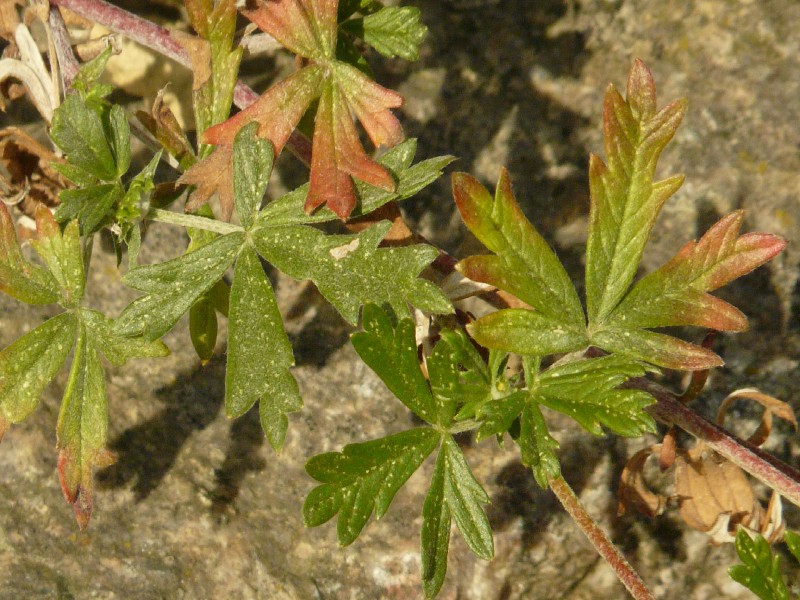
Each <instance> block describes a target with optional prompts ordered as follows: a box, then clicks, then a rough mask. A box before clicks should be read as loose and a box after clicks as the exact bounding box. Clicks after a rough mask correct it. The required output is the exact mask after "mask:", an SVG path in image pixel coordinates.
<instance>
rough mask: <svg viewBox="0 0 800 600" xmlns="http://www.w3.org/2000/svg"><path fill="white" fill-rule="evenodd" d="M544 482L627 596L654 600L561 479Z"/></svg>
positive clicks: (637, 599) (642, 582)
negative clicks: (624, 589)
mask: <svg viewBox="0 0 800 600" xmlns="http://www.w3.org/2000/svg"><path fill="white" fill-rule="evenodd" d="M548 483H549V484H550V489H551V490H553V493H554V494H555V495H556V498H558V500H559V502H561V505H562V506H563V507H564V509H565V510H566V511H567V512H568V513H569V516H570V517H572V520H573V521H575V523H577V525H578V527H580V528H581V531H583V533H584V535H586V537H587V538H589V541H590V542H591V543H592V546H594V549H595V550H597V553H598V554H599V555H600V556H602V557H603V559H604V560H605V561H606V562H607V563H608V564H609V566H610V567H611V568H612V569H613V570H614V573H615V574H616V576H617V577H618V578H619V580H620V581H621V582H622V583H623V584H624V585H625V587H626V588H628V591H629V592H630V593H631V596H633V597H634V598H636V600H654V597H653V595H652V594H651V593H650V590H648V589H647V586H646V585H645V584H644V581H642V578H641V577H639V575H638V573H636V571H635V570H634V569H633V567H632V566H631V564H630V563H629V562H628V560H627V559H626V558H625V557H624V556H623V555H622V553H621V552H620V551H619V550H618V549H617V547H616V546H615V545H614V544H613V542H612V541H611V540H610V539H609V537H608V535H606V532H605V531H603V530H602V529H601V528H600V526H599V525H598V524H597V522H596V521H595V520H594V519H592V517H591V516H590V515H589V513H588V512H586V509H585V508H584V507H583V504H581V501H580V500H579V499H578V496H577V495H576V494H575V492H574V491H573V490H572V488H571V487H570V486H569V484H568V483H567V482H566V481H565V480H564V478H563V477H561V476H559V477H558V478H556V479H554V478H550V479H548Z"/></svg>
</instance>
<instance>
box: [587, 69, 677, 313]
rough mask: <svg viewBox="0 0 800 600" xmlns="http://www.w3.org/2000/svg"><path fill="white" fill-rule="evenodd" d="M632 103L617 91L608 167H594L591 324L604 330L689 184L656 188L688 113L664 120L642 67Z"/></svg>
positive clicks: (610, 98)
mask: <svg viewBox="0 0 800 600" xmlns="http://www.w3.org/2000/svg"><path fill="white" fill-rule="evenodd" d="M627 91H628V98H627V101H626V100H625V99H623V98H622V96H621V95H620V93H619V92H618V91H617V90H616V88H615V87H614V86H609V88H608V91H607V92H606V97H605V105H604V112H603V119H604V133H605V150H606V157H607V161H608V166H606V164H604V163H603V161H602V160H600V158H598V157H597V156H594V155H592V156H591V158H590V162H589V187H590V192H591V198H592V202H591V207H590V214H589V239H588V242H587V247H586V300H587V309H588V313H589V320H590V322H591V323H603V322H604V321H605V320H606V318H607V317H608V315H609V313H610V312H611V311H612V310H613V309H614V308H615V307H616V305H617V304H618V303H619V301H620V300H621V299H622V297H623V296H624V295H625V293H626V292H627V290H628V286H629V285H630V283H631V281H632V280H633V277H634V276H635V274H636V270H637V268H638V266H639V261H640V259H641V256H642V252H643V250H644V247H645V243H646V242H647V238H648V237H649V235H650V231H651V230H652V227H653V224H654V223H655V220H656V217H657V216H658V213H659V211H660V210H661V207H662V206H663V204H664V202H665V201H666V200H667V198H669V196H671V195H672V194H673V193H674V192H675V190H677V189H678V187H680V185H681V183H682V182H683V178H682V177H670V178H668V179H665V180H662V181H658V182H656V181H653V176H654V174H655V168H656V163H657V161H658V157H659V155H660V154H661V151H662V150H663V149H664V147H665V146H666V145H667V143H668V142H669V140H670V139H672V136H673V135H674V133H675V130H676V129H677V127H678V125H679V124H680V122H681V119H682V118H683V115H684V113H685V111H686V102H685V101H683V100H679V101H677V102H673V103H672V104H669V105H668V106H666V107H664V108H663V109H661V111H660V112H656V102H655V85H654V83H653V77H652V75H651V74H650V71H649V70H648V69H647V67H646V66H645V65H644V63H642V62H641V61H638V60H637V61H636V62H634V65H633V69H632V71H631V75H630V79H629V81H628V90H627Z"/></svg>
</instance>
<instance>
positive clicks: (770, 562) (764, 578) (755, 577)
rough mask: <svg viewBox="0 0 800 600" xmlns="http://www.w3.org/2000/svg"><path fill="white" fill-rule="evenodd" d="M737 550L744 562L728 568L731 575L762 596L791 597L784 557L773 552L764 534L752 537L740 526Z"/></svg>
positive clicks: (766, 599)
mask: <svg viewBox="0 0 800 600" xmlns="http://www.w3.org/2000/svg"><path fill="white" fill-rule="evenodd" d="M735 545H736V554H738V555H739V560H741V561H742V564H741V565H734V566H732V567H731V568H730V569H728V573H729V574H730V576H731V579H733V580H734V581H737V582H739V583H741V584H742V585H743V586H745V587H746V588H747V589H749V590H750V591H751V592H753V593H754V594H755V595H756V596H758V597H759V598H761V600H789V598H790V596H789V590H788V589H787V587H786V582H785V581H784V580H783V577H782V576H781V571H780V557H778V556H773V554H772V550H771V549H770V547H769V544H768V543H767V541H766V540H765V539H764V538H763V537H762V536H760V535H759V536H757V537H756V539H752V538H751V537H750V536H749V535H748V533H747V532H746V531H744V530H743V529H740V530H739V532H738V533H737V534H736V542H735Z"/></svg>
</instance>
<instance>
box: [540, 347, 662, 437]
mask: <svg viewBox="0 0 800 600" xmlns="http://www.w3.org/2000/svg"><path fill="white" fill-rule="evenodd" d="M647 371H648V367H647V366H646V365H644V364H642V363H640V362H636V361H633V360H630V359H628V358H625V357H624V356H617V355H610V356H604V357H601V358H591V359H586V360H578V361H574V362H570V363H567V364H564V365H560V366H555V367H552V368H550V369H548V370H546V371H544V372H543V373H541V374H540V375H539V379H538V384H537V386H536V387H535V389H534V390H532V391H531V394H532V395H533V398H534V399H535V400H536V401H537V402H539V403H541V404H543V405H544V406H547V407H548V408H551V409H553V410H557V411H559V412H562V413H564V414H566V415H568V416H570V417H572V418H573V419H575V420H576V421H577V422H578V423H579V424H580V425H581V426H583V427H584V428H585V429H586V430H587V431H588V432H589V433H592V434H594V435H602V433H603V430H602V428H601V427H600V426H601V425H604V426H605V427H607V428H608V429H610V430H611V431H613V432H614V433H616V434H619V435H623V436H627V437H635V436H639V435H642V434H643V433H645V432H650V433H655V431H656V424H655V421H653V418H652V417H651V416H650V415H649V414H648V413H647V412H645V410H644V409H645V407H647V406H649V405H651V404H653V403H654V402H655V400H654V399H653V397H652V396H651V395H650V394H648V393H647V392H644V391H642V390H633V389H619V386H620V385H622V384H623V383H625V382H626V381H627V380H628V379H630V378H631V377H641V376H643V375H644V374H645V373H646V372H647Z"/></svg>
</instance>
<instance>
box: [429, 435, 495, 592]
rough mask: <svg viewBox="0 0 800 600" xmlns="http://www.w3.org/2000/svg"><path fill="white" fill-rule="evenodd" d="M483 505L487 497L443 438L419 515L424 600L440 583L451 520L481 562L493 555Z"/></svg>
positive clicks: (457, 451)
mask: <svg viewBox="0 0 800 600" xmlns="http://www.w3.org/2000/svg"><path fill="white" fill-rule="evenodd" d="M487 502H489V496H488V495H487V494H486V492H485V491H484V490H483V488H482V487H481V486H480V484H479V483H478V482H477V481H476V480H475V477H474V476H473V475H472V472H471V471H470V469H469V465H467V461H466V460H465V459H464V455H463V454H462V453H461V450H460V449H459V448H458V444H456V442H455V441H454V440H453V438H452V437H451V436H449V435H448V436H445V437H444V439H443V442H442V447H441V450H440V451H439V456H438V458H437V459H436V468H435V470H434V474H433V479H432V480H431V487H430V489H429V491H428V495H427V497H426V498H425V505H424V507H423V513H422V518H423V524H422V582H423V586H424V588H425V594H426V596H427V597H429V598H432V597H434V596H435V595H436V594H437V593H438V592H439V589H440V588H441V586H442V583H443V582H444V577H445V573H446V571H447V550H448V546H449V543H450V522H451V516H452V518H454V519H455V522H456V525H457V526H458V530H459V531H460V532H461V535H462V536H463V537H464V541H465V542H466V543H467V546H469V548H470V550H472V551H473V552H474V553H475V554H476V555H477V556H479V557H480V558H483V559H484V560H490V559H491V558H492V556H493V555H494V543H493V541H492V530H491V527H490V525H489V519H488V518H487V517H486V513H485V512H484V510H483V507H482V506H481V505H482V504H485V503H487Z"/></svg>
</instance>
